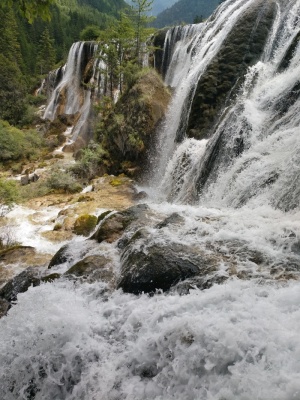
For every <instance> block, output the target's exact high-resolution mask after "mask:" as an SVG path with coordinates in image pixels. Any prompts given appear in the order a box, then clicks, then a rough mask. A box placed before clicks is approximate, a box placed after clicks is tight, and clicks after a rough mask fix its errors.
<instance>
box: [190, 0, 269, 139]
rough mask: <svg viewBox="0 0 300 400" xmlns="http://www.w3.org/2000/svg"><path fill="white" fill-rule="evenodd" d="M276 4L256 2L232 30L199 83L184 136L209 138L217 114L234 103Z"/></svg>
mask: <svg viewBox="0 0 300 400" xmlns="http://www.w3.org/2000/svg"><path fill="white" fill-rule="evenodd" d="M275 11H276V5H275V2H273V1H269V2H265V1H261V0H260V1H258V2H257V5H256V7H253V8H252V9H251V10H248V12H246V13H245V15H244V16H243V17H242V18H241V19H240V20H239V21H238V23H237V24H236V25H235V26H234V27H233V29H232V31H231V33H230V34H229V35H228V37H227V38H226V40H225V42H224V44H223V46H222V48H221V50H220V51H219V52H218V54H217V56H216V57H215V58H214V59H213V61H212V62H211V63H210V65H209V66H208V68H207V70H206V72H205V73H204V74H203V75H202V77H201V79H200V80H199V82H198V85H197V88H196V91H195V96H194V98H193V102H192V106H191V112H190V116H189V122H188V129H187V136H188V137H194V138H196V139H202V138H207V137H209V136H210V133H211V131H212V128H213V126H214V124H215V123H216V122H217V119H218V117H219V113H220V111H221V109H222V108H223V107H224V104H226V102H228V104H229V101H230V100H232V99H233V97H234V95H236V93H237V90H238V88H239V87H240V86H241V84H242V82H243V79H244V76H245V73H246V71H247V68H248V67H249V66H251V65H254V64H255V63H256V62H257V61H258V60H259V59H260V57H261V55H262V52H263V50H264V47H265V43H266V41H267V39H268V35H269V32H270V28H271V27H272V23H273V19H274V16H275Z"/></svg>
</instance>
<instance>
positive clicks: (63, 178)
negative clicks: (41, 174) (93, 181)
mask: <svg viewBox="0 0 300 400" xmlns="http://www.w3.org/2000/svg"><path fill="white" fill-rule="evenodd" d="M46 185H47V186H48V187H49V188H50V189H51V190H54V191H58V192H62V193H78V192H80V191H81V190H82V186H81V185H80V184H79V183H78V182H77V181H76V179H75V178H74V176H73V175H71V173H70V172H66V171H62V170H60V169H54V170H53V171H52V173H51V175H50V176H49V178H48V179H47V181H46Z"/></svg>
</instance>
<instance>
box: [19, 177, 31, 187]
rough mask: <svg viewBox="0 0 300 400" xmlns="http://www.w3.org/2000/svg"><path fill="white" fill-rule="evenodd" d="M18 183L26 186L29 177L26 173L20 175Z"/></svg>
mask: <svg viewBox="0 0 300 400" xmlns="http://www.w3.org/2000/svg"><path fill="white" fill-rule="evenodd" d="M20 183H21V185H22V186H26V185H28V184H29V177H28V175H23V176H21V179H20Z"/></svg>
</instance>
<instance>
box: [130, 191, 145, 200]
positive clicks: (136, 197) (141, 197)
mask: <svg viewBox="0 0 300 400" xmlns="http://www.w3.org/2000/svg"><path fill="white" fill-rule="evenodd" d="M147 197H148V195H147V193H146V192H144V191H143V190H142V191H141V192H138V193H136V194H134V195H133V200H134V201H140V200H144V199H147Z"/></svg>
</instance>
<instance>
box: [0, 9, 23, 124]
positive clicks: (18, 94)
mask: <svg viewBox="0 0 300 400" xmlns="http://www.w3.org/2000/svg"><path fill="white" fill-rule="evenodd" d="M0 19H1V25H0V118H1V119H5V120H7V121H9V122H11V123H18V121H20V120H21V119H22V116H23V115H24V113H25V110H26V106H25V100H24V97H25V89H26V87H25V82H24V78H23V74H22V71H21V65H22V62H21V60H22V57H21V52H20V46H19V42H18V36H17V34H18V28H17V23H16V19H15V16H14V13H13V11H12V10H11V9H8V8H7V9H5V8H0Z"/></svg>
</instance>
